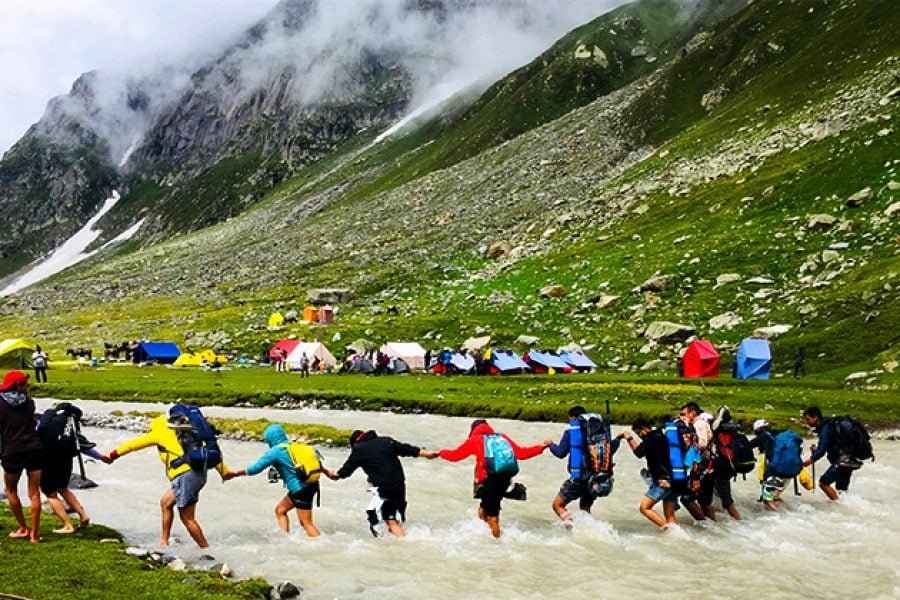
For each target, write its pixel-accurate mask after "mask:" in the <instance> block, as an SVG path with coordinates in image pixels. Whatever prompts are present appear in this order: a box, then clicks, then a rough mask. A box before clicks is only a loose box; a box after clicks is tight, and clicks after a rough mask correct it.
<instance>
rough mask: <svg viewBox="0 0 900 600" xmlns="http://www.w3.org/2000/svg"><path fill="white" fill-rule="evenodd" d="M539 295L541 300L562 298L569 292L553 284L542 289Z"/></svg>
mask: <svg viewBox="0 0 900 600" xmlns="http://www.w3.org/2000/svg"><path fill="white" fill-rule="evenodd" d="M539 293H540V295H541V298H562V297H563V296H565V295H566V294H568V293H569V291H568V290H567V289H566V288H565V287H563V286H561V285H558V284H555V285H548V286H545V287H542V288H541V291H540V292H539Z"/></svg>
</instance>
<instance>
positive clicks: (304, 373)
mask: <svg viewBox="0 0 900 600" xmlns="http://www.w3.org/2000/svg"><path fill="white" fill-rule="evenodd" d="M300 377H309V357H308V356H307V355H306V352H304V353H303V355H302V356H301V357H300Z"/></svg>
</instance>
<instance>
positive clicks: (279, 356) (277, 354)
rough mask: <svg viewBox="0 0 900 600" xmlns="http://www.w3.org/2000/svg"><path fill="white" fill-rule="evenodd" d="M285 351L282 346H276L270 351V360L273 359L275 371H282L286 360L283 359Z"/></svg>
mask: <svg viewBox="0 0 900 600" xmlns="http://www.w3.org/2000/svg"><path fill="white" fill-rule="evenodd" d="M285 358H287V357H286V352H285V351H284V350H283V349H282V348H276V349H275V351H274V352H273V353H272V360H274V361H275V372H276V373H284V371H285V366H286V365H287V361H286V360H285Z"/></svg>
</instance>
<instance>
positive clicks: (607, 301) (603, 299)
mask: <svg viewBox="0 0 900 600" xmlns="http://www.w3.org/2000/svg"><path fill="white" fill-rule="evenodd" d="M618 303H619V296H609V295H606V294H602V295H601V296H600V297H599V298H597V300H596V301H595V302H594V305H595V306H596V307H597V308H610V307H612V306H615V305H616V304H618Z"/></svg>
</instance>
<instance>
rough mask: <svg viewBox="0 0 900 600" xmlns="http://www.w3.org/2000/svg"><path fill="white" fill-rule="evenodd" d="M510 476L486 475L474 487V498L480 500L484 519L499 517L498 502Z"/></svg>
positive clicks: (507, 486) (506, 487)
mask: <svg viewBox="0 0 900 600" xmlns="http://www.w3.org/2000/svg"><path fill="white" fill-rule="evenodd" d="M510 482H512V475H496V474H495V475H488V476H487V477H485V478H484V480H483V481H482V482H481V483H479V484H477V485H476V486H475V492H474V496H475V497H476V498H478V499H480V500H481V510H482V511H483V512H484V516H486V517H499V516H500V502H501V501H502V500H503V496H504V494H505V493H506V490H507V489H509V484H510Z"/></svg>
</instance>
